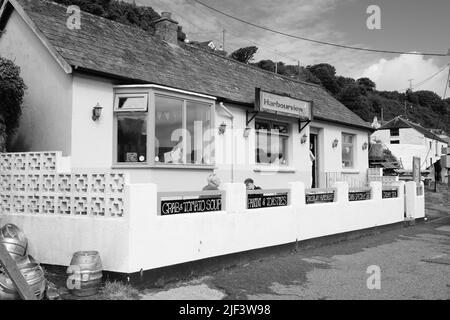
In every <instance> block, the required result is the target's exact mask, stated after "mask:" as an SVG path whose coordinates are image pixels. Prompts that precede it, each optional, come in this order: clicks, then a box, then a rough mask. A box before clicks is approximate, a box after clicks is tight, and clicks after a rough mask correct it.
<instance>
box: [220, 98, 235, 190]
mask: <svg viewBox="0 0 450 320" xmlns="http://www.w3.org/2000/svg"><path fill="white" fill-rule="evenodd" d="M219 106H220V107H221V108H222V109H223V110H224V111H225V112H226V113H227V115H228V117H229V118H230V119H231V134H232V136H231V183H234V160H235V159H234V114H233V113H232V112H231V111H230V109H228V108H227V107H225V105H224V104H223V102H220V103H219Z"/></svg>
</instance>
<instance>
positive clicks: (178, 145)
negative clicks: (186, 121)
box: [155, 96, 185, 163]
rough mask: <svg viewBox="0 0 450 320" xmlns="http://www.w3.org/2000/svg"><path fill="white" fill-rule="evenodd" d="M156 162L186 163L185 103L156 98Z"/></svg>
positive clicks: (171, 99)
mask: <svg viewBox="0 0 450 320" xmlns="http://www.w3.org/2000/svg"><path fill="white" fill-rule="evenodd" d="M155 109H156V119H155V138H156V139H155V162H159V163H184V162H185V160H184V159H185V153H184V152H183V150H184V144H185V143H184V141H183V130H182V128H183V119H182V117H183V112H182V111H183V101H182V100H178V99H173V98H167V97H161V96H156V97H155Z"/></svg>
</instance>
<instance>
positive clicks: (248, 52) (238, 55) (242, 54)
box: [230, 46, 258, 63]
mask: <svg viewBox="0 0 450 320" xmlns="http://www.w3.org/2000/svg"><path fill="white" fill-rule="evenodd" d="M257 51H258V48H257V47H255V46H251V47H245V48H240V49H237V50H236V51H234V52H233V53H232V54H230V58H231V59H233V60H236V61H239V62H243V63H249V61H251V60H252V59H253V57H254V55H255V54H256V52H257Z"/></svg>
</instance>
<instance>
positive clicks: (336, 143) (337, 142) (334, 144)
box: [333, 139, 339, 149]
mask: <svg viewBox="0 0 450 320" xmlns="http://www.w3.org/2000/svg"><path fill="white" fill-rule="evenodd" d="M338 144H339V140H338V139H334V141H333V149H334V148H336V147H337V146H338Z"/></svg>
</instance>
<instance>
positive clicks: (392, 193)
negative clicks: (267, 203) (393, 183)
mask: <svg viewBox="0 0 450 320" xmlns="http://www.w3.org/2000/svg"><path fill="white" fill-rule="evenodd" d="M391 198H398V190H397V189H392V190H383V199H391Z"/></svg>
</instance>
